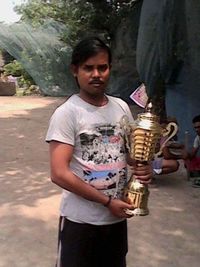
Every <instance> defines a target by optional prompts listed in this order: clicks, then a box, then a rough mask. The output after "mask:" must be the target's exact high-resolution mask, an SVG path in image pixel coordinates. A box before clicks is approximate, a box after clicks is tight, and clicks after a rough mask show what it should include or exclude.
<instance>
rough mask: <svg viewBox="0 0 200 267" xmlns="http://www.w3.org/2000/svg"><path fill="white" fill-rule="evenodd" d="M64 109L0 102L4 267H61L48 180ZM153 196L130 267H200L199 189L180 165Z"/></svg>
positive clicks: (134, 239) (133, 243)
mask: <svg viewBox="0 0 200 267" xmlns="http://www.w3.org/2000/svg"><path fill="white" fill-rule="evenodd" d="M63 101H64V99H63V98H50V97H0V167H1V168H0V182H1V183H0V184H1V185H0V267H33V266H35V267H53V266H54V263H55V257H56V246H57V224H58V208H59V201H60V193H61V190H60V189H59V188H58V187H57V186H55V185H54V184H52V183H51V182H50V179H49V163H48V145H47V144H46V143H45V142H44V138H45V134H46V130H47V126H48V120H49V118H50V116H51V114H52V112H53V111H54V109H55V108H56V106H57V105H59V104H60V103H61V102H63ZM150 192H151V193H150V198H149V208H150V215H148V216H145V217H135V218H132V219H130V220H129V254H128V257H127V261H128V267H188V266H190V267H199V266H200V265H199V262H200V253H199V244H200V212H199V211H200V209H199V206H200V189H199V188H193V187H192V186H191V181H188V180H187V177H186V172H185V169H184V167H183V166H182V163H181V167H180V169H179V171H178V172H176V173H173V174H171V175H167V176H159V177H157V178H156V182H155V185H152V186H151V187H150ZM111 267H115V266H111Z"/></svg>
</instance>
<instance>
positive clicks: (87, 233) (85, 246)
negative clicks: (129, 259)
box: [56, 217, 128, 267]
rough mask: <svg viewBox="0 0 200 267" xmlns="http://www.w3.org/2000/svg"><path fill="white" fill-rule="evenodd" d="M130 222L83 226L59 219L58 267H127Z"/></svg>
mask: <svg viewBox="0 0 200 267" xmlns="http://www.w3.org/2000/svg"><path fill="white" fill-rule="evenodd" d="M127 251H128V242H127V222H126V220H125V221H122V222H119V223H115V224H111V225H101V226H99V225H98V226H97V225H90V224H80V223H75V222H72V221H69V220H67V219H66V218H65V217H61V218H60V223H59V245H58V260H57V264H56V267H126V254H127Z"/></svg>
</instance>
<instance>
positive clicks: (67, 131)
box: [45, 107, 75, 145]
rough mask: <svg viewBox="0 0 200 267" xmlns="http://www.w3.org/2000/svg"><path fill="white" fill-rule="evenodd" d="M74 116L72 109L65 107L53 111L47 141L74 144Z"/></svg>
mask: <svg viewBox="0 0 200 267" xmlns="http://www.w3.org/2000/svg"><path fill="white" fill-rule="evenodd" d="M74 124H75V121H74V116H73V113H72V112H71V111H70V110H67V109H65V108H63V107H60V108H57V109H56V110H55V112H54V113H53V115H52V117H51V119H50V122H49V127H48V130H47V134H46V138H45V140H46V142H50V141H59V142H62V143H66V144H70V145H74V143H75V141H74V140H75V133H74V129H75V127H74Z"/></svg>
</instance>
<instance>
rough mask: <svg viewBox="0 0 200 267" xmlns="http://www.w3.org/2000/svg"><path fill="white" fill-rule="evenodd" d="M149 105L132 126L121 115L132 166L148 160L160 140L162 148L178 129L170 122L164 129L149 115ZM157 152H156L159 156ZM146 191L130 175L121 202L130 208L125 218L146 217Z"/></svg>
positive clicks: (151, 157)
mask: <svg viewBox="0 0 200 267" xmlns="http://www.w3.org/2000/svg"><path fill="white" fill-rule="evenodd" d="M151 110H152V104H151V103H149V104H148V105H147V107H146V110H145V112H144V113H140V114H138V116H137V120H136V121H134V122H133V123H129V122H128V118H127V116H123V117H122V120H121V125H122V127H123V129H124V131H125V137H126V146H127V149H128V151H129V153H130V157H131V158H132V159H134V160H135V161H136V164H138V165H141V164H142V165H143V164H147V162H149V161H152V160H153V159H154V157H155V150H156V146H157V144H158V142H159V141H160V138H161V137H162V136H163V137H164V136H166V139H165V141H164V142H163V144H162V146H161V147H160V151H161V150H162V148H163V146H164V145H165V144H166V143H167V142H168V141H169V140H170V139H171V138H172V137H173V136H174V135H175V134H176V133H177V130H178V126H177V124H176V123H174V122H170V123H169V124H168V125H167V126H166V127H165V128H162V126H161V125H160V124H159V117H158V116H156V115H155V114H153V113H152V111H151ZM160 151H159V152H158V153H157V155H159V153H160ZM148 197H149V189H148V185H147V184H142V183H141V182H140V180H138V179H136V178H135V177H134V175H132V176H131V178H130V180H129V181H128V183H127V185H126V187H125V188H124V200H125V201H126V202H128V203H129V204H131V205H133V207H134V209H133V210H126V213H127V214H129V215H139V216H144V215H148V214H149V209H148Z"/></svg>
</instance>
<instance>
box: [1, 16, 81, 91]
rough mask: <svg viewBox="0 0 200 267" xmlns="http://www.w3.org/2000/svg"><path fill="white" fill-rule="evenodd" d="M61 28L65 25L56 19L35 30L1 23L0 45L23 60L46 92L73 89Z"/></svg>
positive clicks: (68, 55)
mask: <svg viewBox="0 0 200 267" xmlns="http://www.w3.org/2000/svg"><path fill="white" fill-rule="evenodd" d="M64 31H65V33H66V26H65V25H62V24H60V23H57V22H55V21H47V22H46V24H45V25H43V26H42V27H40V28H37V29H34V28H33V27H31V26H30V25H28V24H25V23H14V24H11V25H6V24H1V28H0V47H1V48H4V49H5V50H7V51H8V52H9V53H10V54H11V55H12V56H14V57H15V58H16V59H17V60H18V61H19V62H21V63H22V65H23V67H24V68H25V69H26V71H27V72H28V73H29V74H30V75H31V76H32V78H33V79H34V81H35V83H36V84H37V85H38V86H39V87H40V89H41V91H42V92H43V93H44V94H45V95H52V96H54V95H55V96H65V95H69V94H71V93H73V92H75V91H76V85H75V83H74V80H73V79H72V77H71V73H70V70H69V64H70V56H71V47H70V46H68V45H66V44H65V43H63V42H62V41H61V40H60V35H61V33H62V32H64Z"/></svg>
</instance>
